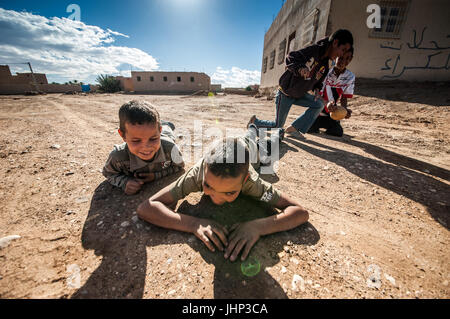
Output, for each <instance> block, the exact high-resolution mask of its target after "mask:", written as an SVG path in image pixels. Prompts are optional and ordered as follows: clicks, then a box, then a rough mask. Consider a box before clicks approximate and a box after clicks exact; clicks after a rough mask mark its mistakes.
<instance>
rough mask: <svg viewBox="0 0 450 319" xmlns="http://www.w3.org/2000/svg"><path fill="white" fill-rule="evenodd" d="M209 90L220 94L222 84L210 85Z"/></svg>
mask: <svg viewBox="0 0 450 319" xmlns="http://www.w3.org/2000/svg"><path fill="white" fill-rule="evenodd" d="M210 90H211V91H212V92H222V84H211V85H210Z"/></svg>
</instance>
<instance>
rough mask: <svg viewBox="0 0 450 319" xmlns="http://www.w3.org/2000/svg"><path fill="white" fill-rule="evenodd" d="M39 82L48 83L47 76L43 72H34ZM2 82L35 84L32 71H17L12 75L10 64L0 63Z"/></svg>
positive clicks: (0, 79)
mask: <svg viewBox="0 0 450 319" xmlns="http://www.w3.org/2000/svg"><path fill="white" fill-rule="evenodd" d="M34 78H35V79H36V83H37V84H48V82H47V76H46V75H45V74H43V73H34ZM0 83H10V84H33V83H34V82H33V77H32V75H31V73H17V75H12V74H11V71H10V69H9V66H8V65H0Z"/></svg>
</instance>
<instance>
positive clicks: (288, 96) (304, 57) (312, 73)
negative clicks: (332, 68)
mask: <svg viewBox="0 0 450 319" xmlns="http://www.w3.org/2000/svg"><path fill="white" fill-rule="evenodd" d="M352 46H353V36H352V34H351V32H350V31H348V30H344V29H340V30H337V31H336V32H334V33H333V34H332V35H331V36H330V37H328V38H324V39H322V40H320V41H318V42H317V43H315V44H312V45H310V46H308V47H306V48H303V49H301V50H299V51H292V52H290V53H289V54H288V56H287V58H286V71H285V72H284V73H283V75H282V76H281V77H280V80H279V89H278V93H277V96H276V100H275V103H276V116H275V120H274V121H267V120H260V119H258V118H257V117H256V116H255V115H253V116H252V118H251V119H250V121H249V124H251V123H253V124H255V125H256V126H257V127H258V128H281V129H282V128H283V126H284V124H285V122H286V118H287V116H288V114H289V110H290V109H291V106H292V104H295V105H300V106H304V107H308V109H307V110H306V111H305V112H304V113H303V114H302V115H301V116H299V117H298V118H297V119H296V120H295V121H294V122H293V123H292V125H291V126H290V127H288V128H287V129H286V133H288V134H290V135H294V136H295V135H297V136H301V133H303V134H305V133H306V132H308V130H309V128H310V127H311V126H312V124H313V123H314V121H315V120H316V118H317V116H318V115H319V113H320V112H321V111H322V109H323V108H324V106H325V105H324V101H323V100H322V98H320V95H319V92H320V91H321V89H322V82H323V80H324V79H325V77H326V76H327V74H328V72H329V64H330V62H331V61H333V60H334V59H336V58H337V57H342V56H343V55H344V53H345V52H347V51H348V50H349V49H350V48H351V47H352ZM310 90H313V91H314V93H315V96H313V95H311V94H309V93H307V92H308V91H310Z"/></svg>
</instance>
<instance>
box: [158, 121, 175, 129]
mask: <svg viewBox="0 0 450 319" xmlns="http://www.w3.org/2000/svg"><path fill="white" fill-rule="evenodd" d="M161 125H168V126H169V127H170V128H171V129H172V131H175V125H174V124H173V123H172V122H168V121H161Z"/></svg>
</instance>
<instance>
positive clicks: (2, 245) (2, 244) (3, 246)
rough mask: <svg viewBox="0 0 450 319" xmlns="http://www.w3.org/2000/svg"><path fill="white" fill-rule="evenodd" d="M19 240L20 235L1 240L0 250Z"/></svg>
mask: <svg viewBox="0 0 450 319" xmlns="http://www.w3.org/2000/svg"><path fill="white" fill-rule="evenodd" d="M19 238H21V237H20V236H19V235H10V236H6V237H3V238H0V248H5V247H7V246H8V245H9V243H10V242H11V241H13V240H14V239H19Z"/></svg>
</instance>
